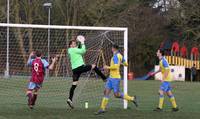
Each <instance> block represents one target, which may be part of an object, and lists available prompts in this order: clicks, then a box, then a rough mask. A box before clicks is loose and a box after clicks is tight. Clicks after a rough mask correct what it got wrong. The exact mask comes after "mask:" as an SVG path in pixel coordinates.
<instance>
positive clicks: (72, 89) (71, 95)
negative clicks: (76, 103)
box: [69, 85, 77, 101]
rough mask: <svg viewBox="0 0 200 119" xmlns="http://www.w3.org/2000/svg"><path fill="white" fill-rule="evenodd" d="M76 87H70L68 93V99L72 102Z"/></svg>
mask: <svg viewBox="0 0 200 119" xmlns="http://www.w3.org/2000/svg"><path fill="white" fill-rule="evenodd" d="M76 86H77V85H72V87H71V89H70V92H69V99H70V100H71V101H72V98H73V96H74V90H75V88H76Z"/></svg>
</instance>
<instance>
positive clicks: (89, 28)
mask: <svg viewBox="0 0 200 119" xmlns="http://www.w3.org/2000/svg"><path fill="white" fill-rule="evenodd" d="M0 27H7V28H40V29H72V30H106V31H122V32H124V58H125V59H126V60H128V28H126V27H94V26H61V25H38V24H11V23H0ZM8 44H9V35H8V36H7V45H8ZM8 56H9V46H8V47H7V62H6V72H7V75H9V57H8ZM127 72H128V68H127V67H124V74H123V75H124V76H123V77H124V80H123V92H124V94H127V92H128V80H127V74H128V73H127ZM123 106H124V109H127V107H128V102H127V101H126V100H124V105H123Z"/></svg>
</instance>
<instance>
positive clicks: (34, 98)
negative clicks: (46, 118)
mask: <svg viewBox="0 0 200 119" xmlns="http://www.w3.org/2000/svg"><path fill="white" fill-rule="evenodd" d="M36 100H37V93H34V94H33V98H32V105H35V102H36Z"/></svg>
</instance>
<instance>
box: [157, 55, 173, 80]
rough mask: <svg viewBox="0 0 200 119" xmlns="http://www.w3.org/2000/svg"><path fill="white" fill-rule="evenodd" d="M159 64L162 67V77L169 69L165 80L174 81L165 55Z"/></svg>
mask: <svg viewBox="0 0 200 119" xmlns="http://www.w3.org/2000/svg"><path fill="white" fill-rule="evenodd" d="M159 65H160V69H161V73H162V77H164V73H165V72H166V71H168V72H169V73H168V76H167V77H166V78H165V79H163V81H167V82H171V81H172V78H171V74H170V68H169V63H168V62H167V60H166V59H165V57H163V58H162V59H161V60H160V62H159Z"/></svg>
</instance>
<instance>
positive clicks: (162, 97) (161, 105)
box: [158, 95, 164, 109]
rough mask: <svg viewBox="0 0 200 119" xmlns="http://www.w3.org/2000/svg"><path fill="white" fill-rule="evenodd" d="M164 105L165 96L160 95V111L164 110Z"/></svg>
mask: <svg viewBox="0 0 200 119" xmlns="http://www.w3.org/2000/svg"><path fill="white" fill-rule="evenodd" d="M163 103H164V95H160V98H159V105H158V107H159V108H160V109H162V108H163Z"/></svg>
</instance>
